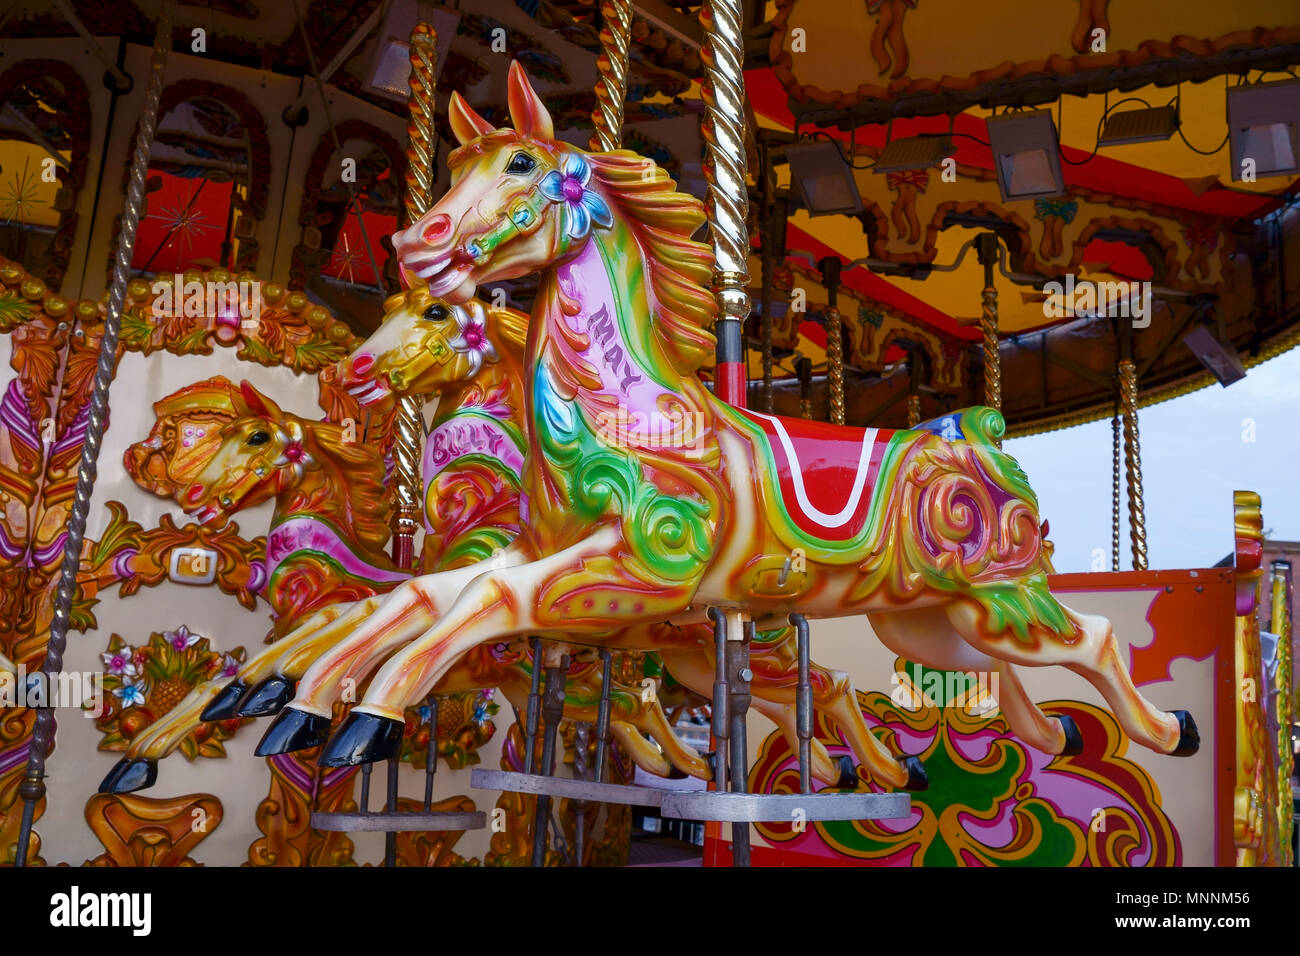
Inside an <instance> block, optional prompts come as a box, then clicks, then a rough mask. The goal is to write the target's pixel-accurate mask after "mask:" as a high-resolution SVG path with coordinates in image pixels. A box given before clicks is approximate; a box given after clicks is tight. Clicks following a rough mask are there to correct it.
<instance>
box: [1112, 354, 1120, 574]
mask: <svg viewBox="0 0 1300 956" xmlns="http://www.w3.org/2000/svg"><path fill="white" fill-rule="evenodd" d="M1116 375H1117V376H1118V371H1117V372H1116ZM1115 386H1116V387H1115V413H1114V414H1113V415H1112V416H1111V418H1110V444H1111V449H1110V458H1111V465H1110V569H1111V570H1112V571H1118V570H1119V511H1120V491H1119V469H1120V464H1119V461H1120V457H1121V452H1120V437H1119V433H1120V398H1119V393H1120V390H1119V381H1118V378H1117V380H1116V382H1115Z"/></svg>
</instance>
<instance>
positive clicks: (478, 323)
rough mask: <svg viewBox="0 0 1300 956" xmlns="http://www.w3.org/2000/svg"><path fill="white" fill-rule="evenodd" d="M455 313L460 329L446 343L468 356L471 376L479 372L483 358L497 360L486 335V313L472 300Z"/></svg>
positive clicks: (494, 350) (493, 347)
mask: <svg viewBox="0 0 1300 956" xmlns="http://www.w3.org/2000/svg"><path fill="white" fill-rule="evenodd" d="M455 315H456V323H457V325H458V326H459V327H460V330H459V332H458V333H457V334H456V336H455V337H454V338H452V339H451V340H450V341H449V342H448V343H447V344H448V345H450V346H451V347H452V348H453V349H455V350H456V351H457V352H460V353H461V354H462V355H465V356H467V357H468V358H469V366H470V369H469V375H470V377H471V378H472V377H474V376H475V375H477V374H478V373H479V369H480V368H482V367H483V362H484V361H485V360H486V361H488V362H496V361H497V350H496V347H495V346H494V345H493V344H492V342H491V340H490V339H488V337H487V315H486V313H485V312H484V311H483V307H482V306H481V305H478V303H473V302H472V303H470V306H468V307H466V308H461V309H456V310H455Z"/></svg>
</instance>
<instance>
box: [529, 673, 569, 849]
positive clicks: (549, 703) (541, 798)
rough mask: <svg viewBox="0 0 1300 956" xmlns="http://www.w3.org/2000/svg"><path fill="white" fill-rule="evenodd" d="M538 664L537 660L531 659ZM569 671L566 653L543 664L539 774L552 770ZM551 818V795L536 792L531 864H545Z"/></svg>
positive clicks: (551, 771)
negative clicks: (557, 661) (544, 722)
mask: <svg viewBox="0 0 1300 956" xmlns="http://www.w3.org/2000/svg"><path fill="white" fill-rule="evenodd" d="M533 666H534V667H536V666H537V662H536V661H534V662H533ZM568 673H569V655H568V654H562V655H560V661H559V664H558V665H557V666H553V667H552V666H548V667H547V668H546V693H545V695H544V697H543V698H542V716H543V718H544V719H545V721H546V727H545V730H544V731H543V733H542V776H544V777H549V776H551V775H552V774H554V773H555V741H556V737H557V736H558V735H559V730H560V721H561V720H562V719H563V718H564V682H565V678H566V677H567V676H568ZM550 822H551V795H550V794H548V793H543V794H539V795H538V797H537V812H536V815H535V816H534V817H533V866H545V865H546V830H547V826H548V824H549V823H550Z"/></svg>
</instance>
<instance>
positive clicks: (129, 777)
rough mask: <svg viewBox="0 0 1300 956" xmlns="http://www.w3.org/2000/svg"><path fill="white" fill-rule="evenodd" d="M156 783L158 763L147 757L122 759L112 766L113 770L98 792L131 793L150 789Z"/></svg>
mask: <svg viewBox="0 0 1300 956" xmlns="http://www.w3.org/2000/svg"><path fill="white" fill-rule="evenodd" d="M157 781H158V761H156V760H150V759H148V758H147V757H123V758H122V759H121V760H119V761H118V762H117V763H115V764H113V769H112V770H110V771H109V772H108V776H107V777H105V778H104V782H103V783H101V784H100V785H99V792H100V793H132V792H133V791H136V790H143V789H144V788H145V787H152V786H153V785H154V784H155V783H157Z"/></svg>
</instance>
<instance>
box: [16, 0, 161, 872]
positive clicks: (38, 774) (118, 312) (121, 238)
mask: <svg viewBox="0 0 1300 956" xmlns="http://www.w3.org/2000/svg"><path fill="white" fill-rule="evenodd" d="M171 43H172V3H171V0H163V3H162V7H161V8H160V9H159V11H158V25H157V31H156V33H155V34H154V42H153V57H152V58H151V59H150V62H149V85H148V87H147V89H146V92H145V98H144V112H143V113H142V114H141V116H140V129H139V133H138V134H137V135H136V140H135V151H134V153H133V154H132V156H131V177H130V183H129V185H128V186H127V191H126V205H125V208H124V209H123V212H122V231H121V232H120V233H119V235H118V245H117V256H116V258H115V260H114V262H113V278H112V282H111V284H110V286H109V292H108V312H107V313H106V314H105V316H104V332H103V337H102V338H101V339H100V342H99V358H98V361H97V362H96V365H95V379H94V385H93V388H92V390H91V394H90V405H89V408H88V410H87V416H86V440H85V444H84V445H82V448H81V461H80V463H79V464H78V466H77V485H76V490H75V492H74V494H73V501H72V511H71V513H70V514H69V515H68V537H67V540H66V542H65V543H64V546H63V564H62V566H61V567H60V568H59V585H58V590H57V591H55V594H54V609H53V617H52V619H51V622H50V636H49V640H48V642H47V643H46V649H45V662H44V664H42V665H41V670H42V671H43V672H44V673H45V675H46V678H47V680H48V679H50V678H53V677H55V675H57V674H58V672H59V671H60V669H61V668H62V667H63V651H64V648H65V647H66V646H67V640H68V626H69V624H70V623H71V617H70V615H71V611H72V600H73V597H74V596H75V595H76V593H77V569H78V566H79V565H80V563H81V545H82V541H83V540H84V538H85V534H86V519H87V517H88V516H89V513H90V497H91V494H92V493H93V492H94V489H95V478H96V476H97V474H98V472H99V465H98V462H99V449H100V442H101V441H102V440H103V436H104V420H105V418H106V417H107V414H108V391H109V387H110V386H111V385H112V383H113V373H114V371H115V368H116V365H117V339H118V330H119V329H120V327H121V324H122V308H123V306H124V304H125V302H126V285H127V282H128V281H129V280H130V278H131V256H132V253H133V252H134V251H135V238H136V232H137V230H138V229H139V227H140V214H141V211H142V210H143V208H144V194H145V179H146V177H147V175H148V172H149V153H150V151H151V150H152V149H153V140H154V132H155V131H156V129H157V126H158V101H159V99H160V98H161V97H162V87H163V69H164V68H165V67H166V65H167V53H168V51H169V50H170V49H171ZM51 703H52V702H51ZM53 742H54V709H53V708H52V707H41V708H40V709H39V710H37V712H36V723H35V726H34V727H33V729H32V741H31V746H30V749H29V750H28V752H27V771H26V774H25V775H24V778H23V782H22V784H21V785H20V786H19V788H18V793H19V795H20V796H22V798H23V815H22V820H21V822H20V824H19V831H18V847H17V856H16V858H15V860H14V862H15V864H16V865H17V866H26V865H27V845H28V843H29V842H30V840H31V834H32V821H33V818H34V817H35V813H36V804H37V803H39V802H40V800H41V798H42V797H44V796H45V758H46V757H47V756H48V755H49V752H50V746H51V745H52V744H53Z"/></svg>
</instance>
